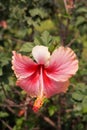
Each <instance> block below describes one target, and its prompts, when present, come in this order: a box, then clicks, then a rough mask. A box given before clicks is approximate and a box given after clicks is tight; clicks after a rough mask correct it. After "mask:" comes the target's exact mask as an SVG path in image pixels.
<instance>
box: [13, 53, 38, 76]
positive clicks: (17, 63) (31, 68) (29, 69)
mask: <svg viewBox="0 0 87 130" xmlns="http://www.w3.org/2000/svg"><path fill="white" fill-rule="evenodd" d="M12 69H13V70H14V73H15V75H16V77H17V78H26V77H28V76H30V75H32V74H33V73H34V72H35V71H36V70H37V64H36V63H34V62H33V61H32V59H30V58H28V57H27V56H22V55H21V54H18V53H16V52H15V51H13V57H12Z"/></svg>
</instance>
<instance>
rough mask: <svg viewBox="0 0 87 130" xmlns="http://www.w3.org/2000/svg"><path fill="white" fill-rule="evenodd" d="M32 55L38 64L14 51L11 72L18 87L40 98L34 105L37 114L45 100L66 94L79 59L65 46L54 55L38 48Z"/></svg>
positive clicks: (46, 49)
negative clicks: (59, 94)
mask: <svg viewBox="0 0 87 130" xmlns="http://www.w3.org/2000/svg"><path fill="white" fill-rule="evenodd" d="M32 55H33V57H34V59H35V61H36V62H34V61H33V60H32V59H31V58H29V57H27V56H22V55H21V54H18V53H16V52H15V51H13V57H12V69H13V70H14V73H15V75H16V77H17V82H16V84H17V85H18V86H20V87H21V88H22V89H23V90H25V91H26V92H27V93H28V94H29V95H30V96H32V97H37V99H36V100H35V103H34V106H33V110H34V111H35V112H37V111H38V110H39V108H40V107H41V106H42V105H43V102H44V99H45V98H49V97H51V96H53V95H55V94H58V93H62V92H66V91H67V89H68V86H69V78H70V77H72V76H73V75H74V74H75V73H76V71H77V70H78V60H77V58H76V55H75V53H74V51H73V50H71V49H70V48H69V47H63V46H60V47H59V48H58V49H56V50H55V51H54V52H53V53H52V55H50V53H49V51H48V48H47V47H45V46H35V47H34V48H33V50H32Z"/></svg>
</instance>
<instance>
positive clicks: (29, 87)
mask: <svg viewBox="0 0 87 130" xmlns="http://www.w3.org/2000/svg"><path fill="white" fill-rule="evenodd" d="M16 85H18V86H20V87H21V88H22V89H23V90H25V91H26V92H27V93H28V94H29V95H30V96H32V97H37V96H38V93H39V91H40V90H39V74H38V72H35V73H34V74H32V75H31V76H29V77H27V78H21V79H18V80H17V82H16Z"/></svg>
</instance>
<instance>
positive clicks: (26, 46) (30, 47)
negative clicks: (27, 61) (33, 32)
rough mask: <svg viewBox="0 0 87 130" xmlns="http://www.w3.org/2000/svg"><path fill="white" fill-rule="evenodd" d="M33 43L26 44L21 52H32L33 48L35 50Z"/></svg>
mask: <svg viewBox="0 0 87 130" xmlns="http://www.w3.org/2000/svg"><path fill="white" fill-rule="evenodd" d="M33 46H34V45H33V43H32V42H26V43H25V44H23V45H22V47H21V49H20V51H21V52H28V53H30V52H32V48H33Z"/></svg>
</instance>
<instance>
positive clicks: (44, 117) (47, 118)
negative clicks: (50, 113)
mask: <svg viewBox="0 0 87 130" xmlns="http://www.w3.org/2000/svg"><path fill="white" fill-rule="evenodd" d="M40 116H41V117H42V118H43V119H44V120H45V121H46V122H47V123H49V124H50V125H51V126H53V127H54V128H56V125H55V123H54V122H53V121H52V120H51V119H50V118H49V117H47V116H44V115H42V114H40Z"/></svg>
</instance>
